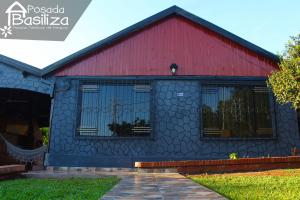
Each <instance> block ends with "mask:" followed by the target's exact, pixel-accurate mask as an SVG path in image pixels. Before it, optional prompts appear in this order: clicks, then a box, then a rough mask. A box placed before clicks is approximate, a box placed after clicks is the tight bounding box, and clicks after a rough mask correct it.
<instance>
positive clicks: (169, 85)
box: [47, 78, 300, 167]
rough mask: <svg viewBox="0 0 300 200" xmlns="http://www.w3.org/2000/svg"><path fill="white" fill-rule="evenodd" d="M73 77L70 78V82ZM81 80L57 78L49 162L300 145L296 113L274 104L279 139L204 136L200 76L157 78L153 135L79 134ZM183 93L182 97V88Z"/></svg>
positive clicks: (286, 151) (285, 149)
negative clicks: (107, 136)
mask: <svg viewBox="0 0 300 200" xmlns="http://www.w3.org/2000/svg"><path fill="white" fill-rule="evenodd" d="M67 80H69V81H67ZM78 85H79V81H78V80H71V79H64V78H58V79H57V85H56V92H55V102H54V110H53V118H52V129H51V138H50V152H49V154H48V155H47V164H48V165H50V166H100V167H111V166H113V167H131V166H132V165H133V162H134V161H158V160H189V159H191V160H194V159H220V158H228V155H229V153H232V152H237V153H238V154H239V156H240V157H247V156H249V157H253V156H285V155H290V154H291V148H292V147H297V148H300V138H299V133H298V125H297V118H296V113H295V112H294V111H293V110H291V109H289V108H288V106H280V105H275V112H274V114H276V115H275V117H276V125H275V126H276V138H275V139H248V140H246V139H240V140H237V139H205V138H201V128H200V127H201V124H200V121H201V120H200V114H199V110H200V108H201V103H200V90H201V88H200V82H199V81H198V80H157V81H155V83H154V93H153V97H154V105H153V107H152V110H153V114H154V121H153V124H154V127H152V128H153V138H151V139H149V138H148V139H143V138H139V139H132V138H126V139H124V138H123V139H122V138H120V139H109V138H107V139H99V138H98V139H97V138H88V137H86V138H84V137H83V138H81V137H76V136H75V129H76V124H75V123H76V114H75V113H77V99H78V98H77V95H78V92H77V91H78V88H77V87H78ZM179 92H180V93H181V92H183V93H184V96H177V93H179Z"/></svg>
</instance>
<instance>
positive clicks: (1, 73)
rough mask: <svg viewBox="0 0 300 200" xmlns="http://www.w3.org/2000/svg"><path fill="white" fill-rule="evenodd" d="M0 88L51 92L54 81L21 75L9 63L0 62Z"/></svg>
mask: <svg viewBox="0 0 300 200" xmlns="http://www.w3.org/2000/svg"><path fill="white" fill-rule="evenodd" d="M0 77H1V78H0V88H12V89H23V90H30V91H33V92H39V93H43V94H49V95H51V94H52V90H53V83H54V81H49V80H44V79H42V78H40V77H37V76H34V75H30V74H27V75H23V73H22V72H21V71H20V70H17V69H15V68H13V67H11V66H9V65H6V64H3V63H0Z"/></svg>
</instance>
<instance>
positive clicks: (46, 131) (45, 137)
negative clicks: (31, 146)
mask: <svg viewBox="0 0 300 200" xmlns="http://www.w3.org/2000/svg"><path fill="white" fill-rule="evenodd" d="M40 130H41V132H42V136H43V145H48V143H49V128H48V127H44V128H40Z"/></svg>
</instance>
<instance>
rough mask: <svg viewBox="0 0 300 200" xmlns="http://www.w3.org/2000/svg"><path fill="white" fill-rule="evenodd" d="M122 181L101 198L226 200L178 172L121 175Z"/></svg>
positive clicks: (117, 199) (127, 199) (111, 199)
mask: <svg viewBox="0 0 300 200" xmlns="http://www.w3.org/2000/svg"><path fill="white" fill-rule="evenodd" d="M121 178H122V180H121V181H120V183H119V184H118V185H117V186H115V187H114V188H113V189H112V190H111V191H110V192H108V193H106V195H104V196H103V197H102V198H101V200H120V199H124V200H125V199H126V200H138V199H143V200H144V199H145V200H147V199H163V200H169V199H170V200H177V199H178V200H179V199H180V200H181V199H186V200H194V199H195V200H196V199H197V200H202V199H207V200H212V199H217V200H221V199H222V200H224V199H226V198H224V197H222V196H221V195H219V194H217V193H215V192H213V191H211V190H209V189H207V188H205V187H203V186H201V185H199V184H197V183H194V182H193V181H191V180H190V179H187V178H185V177H184V176H182V175H180V174H176V173H172V174H135V175H128V176H123V177H121Z"/></svg>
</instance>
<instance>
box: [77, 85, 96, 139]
mask: <svg viewBox="0 0 300 200" xmlns="http://www.w3.org/2000/svg"><path fill="white" fill-rule="evenodd" d="M81 91H82V97H81V116H80V124H81V126H80V127H79V128H78V131H79V132H80V134H81V135H96V134H97V124H96V123H95V121H97V117H98V110H97V109H98V102H99V87H98V85H83V86H82V87H81Z"/></svg>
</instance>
